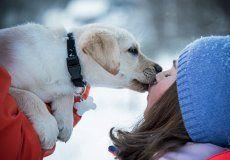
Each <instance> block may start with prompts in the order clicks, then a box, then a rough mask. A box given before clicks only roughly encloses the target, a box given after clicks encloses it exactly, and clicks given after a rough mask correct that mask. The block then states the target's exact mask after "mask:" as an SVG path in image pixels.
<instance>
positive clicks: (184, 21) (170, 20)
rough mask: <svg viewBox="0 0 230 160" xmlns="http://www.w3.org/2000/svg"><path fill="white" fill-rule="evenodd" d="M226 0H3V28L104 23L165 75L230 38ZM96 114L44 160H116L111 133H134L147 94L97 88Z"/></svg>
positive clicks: (86, 116)
mask: <svg viewBox="0 0 230 160" xmlns="http://www.w3.org/2000/svg"><path fill="white" fill-rule="evenodd" d="M229 8H230V1H226V0H203V1H201V0H189V1H188V0H55V1H53V0H39V1H38V0H37V1H31V0H1V1H0V19H1V21H0V28H4V27H10V26H12V25H17V24H22V23H26V22H37V23H42V24H45V25H47V26H57V25H59V26H65V27H66V28H69V27H72V26H76V25H84V24H88V23H95V22H96V23H105V24H112V25H116V26H120V27H123V28H126V29H128V30H129V31H130V32H131V33H133V34H134V36H135V37H137V39H138V40H139V41H140V43H141V46H142V47H141V49H142V51H143V52H144V53H145V54H146V55H147V56H148V57H150V58H151V59H153V60H154V61H155V62H157V63H159V64H160V65H162V66H163V68H164V69H167V68H169V67H170V66H171V65H172V60H173V59H176V58H177V57H178V55H179V52H180V50H182V49H183V48H184V47H185V46H186V45H187V44H188V43H189V42H191V41H193V40H195V39H196V38H199V37H201V36H208V35H226V34H230V10H229ZM90 95H91V96H92V97H93V98H94V100H95V103H96V104H97V109H96V110H94V111H89V112H87V113H86V114H84V115H83V118H82V120H81V121H80V122H79V124H78V125H77V126H76V127H75V128H74V131H73V134H72V137H71V139H70V140H69V141H68V142H67V143H61V142H58V143H57V145H56V150H55V152H54V154H53V155H51V156H49V157H47V158H45V160H112V159H113V156H112V155H111V154H110V153H109V152H108V151H107V148H108V146H109V145H111V141H110V139H109V136H108V133H109V130H110V129H111V128H112V127H119V128H125V129H129V127H131V126H132V125H133V124H135V122H137V121H138V120H139V119H140V118H141V117H142V114H143V111H144V109H145V107H146V96H147V93H136V92H133V91H130V90H126V89H122V90H115V89H108V88H92V89H91V93H90Z"/></svg>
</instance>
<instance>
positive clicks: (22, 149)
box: [0, 67, 90, 160]
mask: <svg viewBox="0 0 230 160" xmlns="http://www.w3.org/2000/svg"><path fill="white" fill-rule="evenodd" d="M10 84H11V78H10V75H9V74H8V72H7V71H6V70H5V69H4V68H2V67H0V144H1V145H0V159H4V160H12V159H22V160H24V159H25V160H27V159H33V160H41V159H43V157H45V156H48V155H50V154H52V153H53V152H54V149H55V147H54V148H53V149H51V150H42V148H41V145H40V141H39V138H38V135H37V133H36V132H35V130H34V128H33V127H32V124H31V123H30V121H29V120H28V119H27V118H26V116H25V115H24V114H23V113H22V112H21V111H19V109H18V105H17V104H16V101H15V100H14V98H13V97H12V96H11V95H10V94H9V88H10ZM89 90H90V87H89V86H87V88H86V91H85V93H84V95H83V99H86V98H87V97H88V94H89ZM78 101H80V99H79V98H75V102H78ZM47 106H48V105H47ZM73 115H74V125H76V124H77V123H78V122H79V120H80V119H81V116H79V115H78V114H77V111H76V109H74V110H73Z"/></svg>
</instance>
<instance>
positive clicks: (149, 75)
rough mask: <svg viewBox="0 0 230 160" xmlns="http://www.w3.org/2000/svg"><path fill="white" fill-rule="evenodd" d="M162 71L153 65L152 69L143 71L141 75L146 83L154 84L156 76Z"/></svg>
mask: <svg viewBox="0 0 230 160" xmlns="http://www.w3.org/2000/svg"><path fill="white" fill-rule="evenodd" d="M161 71H162V67H161V66H159V65H158V64H155V65H154V67H151V68H146V69H144V71H143V73H144V75H145V77H146V79H147V81H148V83H154V82H155V81H156V74H157V73H159V72H161Z"/></svg>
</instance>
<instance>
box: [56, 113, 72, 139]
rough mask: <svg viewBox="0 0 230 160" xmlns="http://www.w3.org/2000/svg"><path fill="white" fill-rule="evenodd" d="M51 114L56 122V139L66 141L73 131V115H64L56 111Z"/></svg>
mask: <svg viewBox="0 0 230 160" xmlns="http://www.w3.org/2000/svg"><path fill="white" fill-rule="evenodd" d="M53 114H54V116H55V118H56V120H57V124H58V129H59V135H58V139H59V140H61V141H63V142H67V141H68V140H69V139H70V136H71V134H72V131H73V115H72V114H71V115H69V116H64V114H59V113H58V112H54V113H53Z"/></svg>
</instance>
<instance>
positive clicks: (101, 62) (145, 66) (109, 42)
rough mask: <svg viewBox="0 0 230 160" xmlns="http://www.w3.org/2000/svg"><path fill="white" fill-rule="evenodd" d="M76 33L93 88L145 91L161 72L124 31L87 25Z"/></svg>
mask: <svg viewBox="0 0 230 160" xmlns="http://www.w3.org/2000/svg"><path fill="white" fill-rule="evenodd" d="M77 34H78V35H79V38H78V46H79V49H80V51H81V55H80V59H81V60H82V72H83V73H82V74H83V77H84V78H85V79H86V80H87V81H88V82H89V83H90V84H91V85H95V86H104V87H112V88H129V89H132V90H135V91H139V92H144V91H146V90H147V89H148V85H149V84H150V83H153V82H154V81H155V76H156V73H158V72H161V70H162V68H161V67H160V66H159V65H158V64H156V63H154V62H152V61H151V60H149V59H147V58H146V57H145V56H144V55H143V54H142V52H141V50H140V46H139V44H138V42H137V41H136V40H135V38H134V37H133V36H132V35H131V34H130V33H129V32H127V31H126V30H124V29H121V28H116V27H111V26H104V25H98V24H97V25H89V26H84V27H82V28H81V29H79V30H78V33H77Z"/></svg>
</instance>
